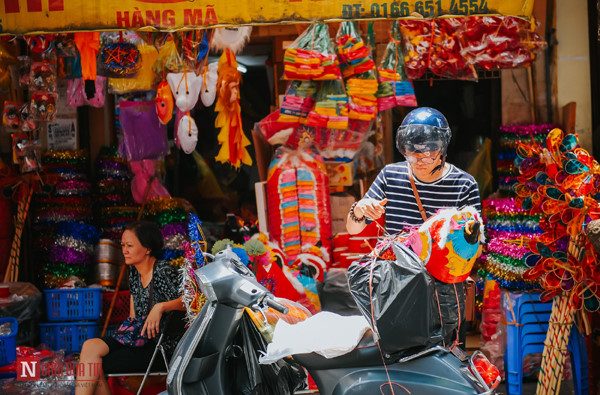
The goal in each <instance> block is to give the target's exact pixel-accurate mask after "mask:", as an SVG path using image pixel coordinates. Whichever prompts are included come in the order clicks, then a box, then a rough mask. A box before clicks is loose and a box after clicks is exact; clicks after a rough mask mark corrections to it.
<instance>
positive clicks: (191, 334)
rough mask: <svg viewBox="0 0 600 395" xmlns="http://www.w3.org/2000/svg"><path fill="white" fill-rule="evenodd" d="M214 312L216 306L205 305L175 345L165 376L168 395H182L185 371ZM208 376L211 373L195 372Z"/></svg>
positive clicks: (210, 365) (209, 367)
mask: <svg viewBox="0 0 600 395" xmlns="http://www.w3.org/2000/svg"><path fill="white" fill-rule="evenodd" d="M215 310H216V304H209V303H206V304H205V305H204V307H203V308H202V310H201V311H200V313H198V316H197V317H196V318H195V319H194V321H193V322H192V324H191V325H190V327H189V328H188V329H187V330H186V332H185V334H184V335H183V337H182V338H181V340H180V341H179V343H178V344H177V347H176V348H175V351H174V352H173V356H172V357H171V363H170V364H169V375H168V376H167V391H168V392H169V394H178V395H179V394H183V381H184V376H185V375H186V370H187V368H188V366H189V363H190V360H191V359H192V356H193V354H194V351H195V350H196V348H197V347H198V344H200V341H201V340H202V337H203V335H204V333H205V332H206V328H207V327H208V324H209V323H210V322H211V320H212V318H213V316H214V314H215ZM215 366H216V364H210V363H207V364H205V367H204V369H211V367H212V369H214V367H215ZM195 373H196V374H197V373H200V374H203V375H209V374H210V373H211V372H208V371H201V372H197V371H196V372H195Z"/></svg>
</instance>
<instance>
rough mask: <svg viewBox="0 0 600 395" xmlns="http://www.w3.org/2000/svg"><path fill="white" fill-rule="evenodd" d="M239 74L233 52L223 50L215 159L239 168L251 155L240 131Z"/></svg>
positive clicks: (216, 108) (245, 139) (219, 81)
mask: <svg viewBox="0 0 600 395" xmlns="http://www.w3.org/2000/svg"><path fill="white" fill-rule="evenodd" d="M241 80H242V76H241V74H240V72H239V71H238V70H237V61H236V59H235V54H234V53H233V51H231V50H230V49H226V50H225V52H223V55H221V58H220V59H219V80H218V82H217V88H218V89H219V98H218V99H217V104H216V107H215V111H216V112H218V113H219V115H217V119H216V120H215V126H216V127H217V128H221V131H220V132H219V135H218V136H217V139H218V141H219V144H221V149H220V150H219V154H218V155H217V156H216V158H215V160H216V161H217V162H221V163H230V164H231V165H232V166H233V167H236V168H239V167H240V166H241V165H242V163H243V164H245V165H248V166H250V165H252V158H251V157H250V154H249V153H248V150H247V149H246V147H247V146H248V145H250V141H249V140H248V138H247V137H246V135H245V134H244V131H243V130H242V114H241V109H240V93H239V92H240V82H241Z"/></svg>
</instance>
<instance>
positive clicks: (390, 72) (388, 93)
mask: <svg viewBox="0 0 600 395" xmlns="http://www.w3.org/2000/svg"><path fill="white" fill-rule="evenodd" d="M377 70H378V72H379V86H378V88H377V92H376V94H375V96H376V97H377V106H378V110H379V111H385V110H387V109H390V108H393V107H395V106H397V105H400V106H407V107H416V106H417V98H416V96H415V90H414V88H413V86H412V83H411V82H410V81H408V76H407V75H406V70H405V66H404V55H403V54H402V36H401V34H400V26H399V24H398V21H394V23H393V24H392V30H391V31H390V42H389V43H388V45H387V47H386V49H385V52H384V55H383V57H382V60H381V63H380V64H379V67H378V68H377Z"/></svg>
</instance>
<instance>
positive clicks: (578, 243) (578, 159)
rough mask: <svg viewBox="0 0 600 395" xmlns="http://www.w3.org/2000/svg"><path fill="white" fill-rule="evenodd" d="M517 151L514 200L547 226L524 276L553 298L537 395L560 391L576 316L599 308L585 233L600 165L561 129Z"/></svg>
mask: <svg viewBox="0 0 600 395" xmlns="http://www.w3.org/2000/svg"><path fill="white" fill-rule="evenodd" d="M518 154H519V157H520V158H522V162H521V163H520V166H519V170H520V173H521V175H520V176H519V184H517V185H516V187H515V190H516V194H517V198H516V201H517V203H518V204H519V205H520V206H521V207H522V208H524V209H526V210H529V211H530V212H533V213H541V214H542V219H541V220H540V227H541V229H542V230H543V233H542V234H541V235H539V236H538V237H536V238H534V239H532V240H530V241H529V243H528V248H529V250H530V253H529V254H527V256H526V257H525V263H526V264H527V265H528V266H530V267H531V269H529V270H528V271H526V272H525V273H524V276H525V277H526V278H530V279H538V280H539V281H540V285H541V286H542V287H543V289H544V293H543V294H542V297H541V299H542V300H550V299H552V298H553V299H554V300H553V305H552V312H551V316H550V325H549V329H548V334H547V337H546V343H545V347H544V353H543V355H542V366H541V374H540V377H539V378H538V388H537V393H538V394H547V393H548V394H549V393H557V392H558V391H559V389H560V385H561V377H562V371H563V368H564V360H565V354H566V353H565V352H564V350H566V346H567V343H568V339H569V333H570V331H571V326H572V323H573V321H574V319H575V315H577V314H578V312H579V311H597V310H599V309H600V291H599V290H600V270H599V266H598V265H597V261H596V253H595V251H594V250H593V247H592V245H591V243H590V241H589V240H588V239H587V238H586V236H585V230H586V227H587V225H588V224H589V222H590V221H591V220H592V219H596V218H597V217H598V200H597V199H598V198H599V197H600V191H599V190H598V185H600V183H599V175H600V165H599V164H598V162H597V161H596V160H595V159H594V158H593V157H592V156H591V155H590V154H589V153H588V152H587V151H586V150H584V149H583V148H581V147H580V146H579V144H578V139H577V136H576V135H574V134H567V135H565V134H564V133H563V132H562V131H561V130H560V129H553V130H552V131H550V133H549V134H548V136H547V138H546V142H545V146H540V145H538V144H537V143H535V142H534V141H532V142H531V143H520V144H519V145H518ZM582 318H583V322H584V323H585V322H586V320H585V315H582Z"/></svg>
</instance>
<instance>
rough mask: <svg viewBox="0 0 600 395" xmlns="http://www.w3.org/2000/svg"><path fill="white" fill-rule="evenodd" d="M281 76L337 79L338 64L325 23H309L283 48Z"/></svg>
mask: <svg viewBox="0 0 600 395" xmlns="http://www.w3.org/2000/svg"><path fill="white" fill-rule="evenodd" d="M283 67H284V70H283V76H284V78H285V79H286V80H303V81H307V80H337V79H340V77H341V71H340V65H339V61H338V59H337V56H336V54H335V51H334V50H333V45H332V44H331V39H330V38H329V29H328V27H327V24H325V23H315V24H312V25H310V26H309V27H308V28H307V29H306V30H305V31H304V32H303V33H302V34H301V35H300V36H298V38H297V39H296V40H295V41H294V42H293V43H292V44H291V45H290V46H289V47H288V48H287V49H286V50H285V54H284V56H283Z"/></svg>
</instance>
